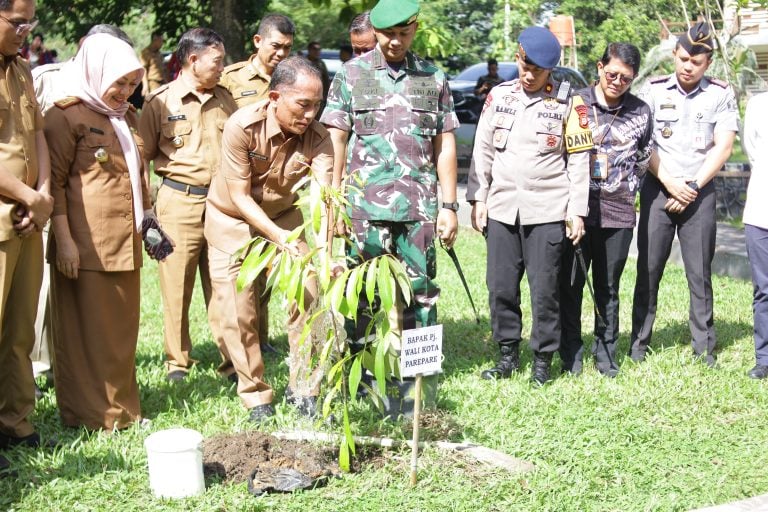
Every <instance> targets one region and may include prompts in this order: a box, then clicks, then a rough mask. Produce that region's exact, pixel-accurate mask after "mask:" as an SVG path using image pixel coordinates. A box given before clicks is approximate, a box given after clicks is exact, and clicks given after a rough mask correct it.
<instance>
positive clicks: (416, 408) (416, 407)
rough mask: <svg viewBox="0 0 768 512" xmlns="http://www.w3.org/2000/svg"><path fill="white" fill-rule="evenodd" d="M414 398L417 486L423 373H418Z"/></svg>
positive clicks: (413, 471) (413, 457)
mask: <svg viewBox="0 0 768 512" xmlns="http://www.w3.org/2000/svg"><path fill="white" fill-rule="evenodd" d="M415 395H416V396H415V397H414V399H413V439H412V440H411V487H415V486H416V481H417V476H416V472H417V470H418V467H419V422H420V416H421V374H418V375H416V393H415Z"/></svg>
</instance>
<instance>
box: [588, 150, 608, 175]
mask: <svg viewBox="0 0 768 512" xmlns="http://www.w3.org/2000/svg"><path fill="white" fill-rule="evenodd" d="M589 169H590V173H589V174H590V176H591V177H592V179H593V180H605V179H607V178H608V155H607V154H606V153H597V152H591V153H590V154H589Z"/></svg>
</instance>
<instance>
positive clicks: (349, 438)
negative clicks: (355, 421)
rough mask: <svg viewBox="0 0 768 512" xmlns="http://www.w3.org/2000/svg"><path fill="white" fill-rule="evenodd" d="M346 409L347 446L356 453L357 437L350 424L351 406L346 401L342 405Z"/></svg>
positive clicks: (345, 433)
mask: <svg viewBox="0 0 768 512" xmlns="http://www.w3.org/2000/svg"><path fill="white" fill-rule="evenodd" d="M342 409H343V411H344V437H346V441H347V446H348V447H349V449H350V451H351V452H352V453H355V437H354V436H353V435H352V427H351V426H350V424H349V408H348V407H347V404H346V403H344V407H342Z"/></svg>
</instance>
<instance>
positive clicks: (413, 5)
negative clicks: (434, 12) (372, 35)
mask: <svg viewBox="0 0 768 512" xmlns="http://www.w3.org/2000/svg"><path fill="white" fill-rule="evenodd" d="M418 15H419V0H379V3H377V4H376V7H374V8H373V9H371V25H373V28H377V29H383V28H390V27H396V26H398V25H410V24H411V23H413V22H414V21H416V17H417V16H418Z"/></svg>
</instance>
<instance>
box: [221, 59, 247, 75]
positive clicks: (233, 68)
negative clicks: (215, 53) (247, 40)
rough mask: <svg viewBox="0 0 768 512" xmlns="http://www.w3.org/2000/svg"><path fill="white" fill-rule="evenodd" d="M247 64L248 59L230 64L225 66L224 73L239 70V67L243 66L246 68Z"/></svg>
mask: <svg viewBox="0 0 768 512" xmlns="http://www.w3.org/2000/svg"><path fill="white" fill-rule="evenodd" d="M247 65H248V61H247V60H242V61H240V62H235V63H234V64H230V65H229V66H226V67H225V68H224V71H223V73H231V72H233V71H237V70H238V69H242V68H244V67H245V66H247Z"/></svg>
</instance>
